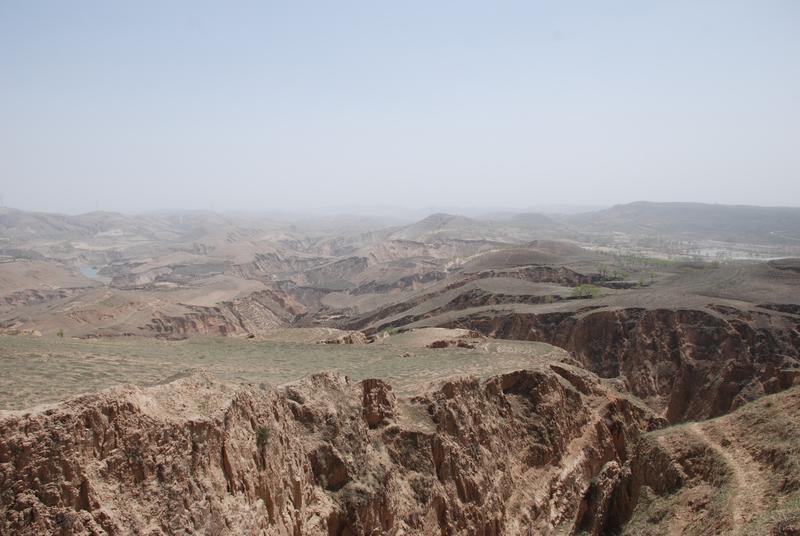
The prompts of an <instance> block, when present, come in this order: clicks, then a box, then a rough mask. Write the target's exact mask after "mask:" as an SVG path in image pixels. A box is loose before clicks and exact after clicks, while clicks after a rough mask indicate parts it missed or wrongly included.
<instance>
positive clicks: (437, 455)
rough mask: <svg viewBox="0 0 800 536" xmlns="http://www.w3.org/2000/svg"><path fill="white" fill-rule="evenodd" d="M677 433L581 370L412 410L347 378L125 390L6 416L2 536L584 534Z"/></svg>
mask: <svg viewBox="0 0 800 536" xmlns="http://www.w3.org/2000/svg"><path fill="white" fill-rule="evenodd" d="M660 422H661V421H659V420H658V419H657V418H655V417H654V416H653V415H652V414H651V413H650V412H649V411H648V410H647V409H644V408H643V407H641V406H637V405H635V404H634V403H632V402H631V401H629V400H628V399H627V398H625V397H623V396H620V395H618V394H615V393H614V392H613V391H610V390H608V389H607V388H605V387H603V386H602V384H601V383H600V382H599V381H598V380H597V379H596V378H595V377H593V376H592V375H591V374H587V373H585V372H582V371H581V370H580V369H573V368H571V367H569V366H568V365H558V366H556V367H554V368H546V367H545V368H542V369H539V370H533V371H527V372H524V371H520V372H515V373H511V374H505V375H502V376H497V377H493V378H490V379H489V380H487V381H484V382H478V381H477V380H474V379H470V378H463V379H454V380H453V381H450V382H447V383H445V384H443V385H440V386H439V387H438V388H435V389H433V390H431V391H429V392H425V393H421V394H420V395H419V396H416V397H413V398H410V399H398V398H396V397H395V396H394V395H393V394H392V392H391V387H390V386H388V385H386V384H384V383H383V382H381V381H380V380H366V381H363V382H360V383H357V384H353V383H350V382H348V380H347V379H346V378H344V377H342V376H338V375H333V374H324V375H317V376H313V377H311V378H309V379H308V380H305V381H302V382H300V383H297V384H293V385H290V386H289V387H287V388H284V389H280V390H278V389H273V388H266V389H263V390H262V389H257V388H252V387H242V388H231V387H226V386H224V385H221V384H219V383H216V382H215V381H214V380H212V379H211V378H208V377H204V376H193V377H189V378H186V379H183V380H179V381H177V382H175V383H172V384H168V385H164V386H159V387H154V388H148V389H144V390H141V389H135V388H119V389H116V390H111V391H105V392H101V393H99V394H95V395H88V396H84V397H80V398H77V399H73V400H71V401H68V402H65V403H62V404H60V405H57V406H55V407H53V408H51V409H46V410H41V411H34V412H31V413H25V414H20V415H15V416H9V417H6V418H4V419H3V420H2V421H0V438H2V439H0V475H1V476H0V490H2V491H1V492H0V512H1V513H2V525H0V527H2V530H1V531H0V532H2V533H4V534H64V535H66V534H153V535H154V534H178V533H204V534H309V535H312V534H314V535H316V534H329V535H356V534H398V535H399V534H481V535H498V534H550V533H555V532H556V531H560V532H563V531H567V532H569V531H571V530H572V529H573V528H574V527H575V526H576V524H580V525H582V526H583V525H588V526H592V523H593V521H592V517H591V516H590V515H589V514H588V513H587V512H589V511H590V510H587V508H586V506H585V504H584V503H585V500H584V496H585V494H586V493H587V491H589V490H590V489H591V488H592V481H593V479H594V478H595V477H597V476H598V475H602V474H606V473H608V472H609V471H614V470H616V469H614V468H616V467H619V466H621V465H624V464H625V463H626V462H627V461H628V458H629V456H630V454H631V445H632V444H633V443H634V441H635V440H636V438H638V437H639V435H640V434H641V432H642V431H644V430H647V429H648V428H652V427H654V426H657V425H659V423H660ZM592 515H594V514H592Z"/></svg>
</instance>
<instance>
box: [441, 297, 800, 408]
mask: <svg viewBox="0 0 800 536" xmlns="http://www.w3.org/2000/svg"><path fill="white" fill-rule="evenodd" d="M449 327H467V328H470V329H473V330H476V331H479V332H481V333H483V334H484V335H488V336H491V337H497V338H509V339H523V340H538V341H543V342H548V343H550V344H553V345H556V346H561V347H563V348H566V349H567V350H569V351H571V352H572V353H573V354H574V355H575V357H576V358H577V359H578V360H579V361H580V362H581V363H582V364H583V365H584V366H586V367H587V368H588V369H590V370H592V371H593V372H595V373H597V374H598V375H599V376H601V377H605V378H621V379H623V380H624V381H625V382H626V385H627V387H628V388H629V389H630V391H631V392H632V393H633V394H635V395H636V396H638V397H640V398H642V399H643V400H645V401H646V402H647V403H648V404H650V405H651V407H653V408H654V409H656V410H658V411H663V412H664V415H665V416H666V418H667V419H668V420H669V421H671V422H678V421H682V420H686V419H702V418H707V417H714V416H718V415H722V414H724V413H727V412H729V411H730V410H732V409H735V408H737V407H739V406H741V405H742V404H743V403H744V402H746V401H749V400H753V399H755V398H757V397H759V396H762V395H764V394H769V393H774V392H777V391H780V390H783V389H786V388H788V387H790V386H792V385H794V384H796V383H800V317H797V316H795V315H789V314H780V313H773V312H769V311H744V310H739V309H734V308H731V307H725V306H720V305H710V306H709V307H708V309H707V310H689V309H650V310H649V309H615V310H595V311H589V312H587V313H584V314H579V313H569V312H560V313H550V314H512V313H509V314H506V315H503V314H493V315H486V316H481V315H477V316H470V317H467V318H464V319H460V320H459V321H458V322H454V323H452V325H449Z"/></svg>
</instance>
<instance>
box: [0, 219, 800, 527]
mask: <svg viewBox="0 0 800 536" xmlns="http://www.w3.org/2000/svg"><path fill="white" fill-rule="evenodd" d="M694 209H695V207H692V208H691V209H687V208H686V207H680V211H678V212H676V213H673V212H670V211H674V210H676V209H675V207H672V206H670V205H669V204H664V205H656V206H651V205H648V204H633V206H620V207H614V208H612V209H608V210H605V211H599V212H598V213H594V214H583V215H576V216H569V217H567V216H555V215H554V216H549V215H548V216H541V217H538V216H537V215H530V214H527V215H525V214H522V215H518V216H515V217H511V218H506V219H500V220H491V219H470V218H465V217H461V216H450V215H446V214H435V215H432V216H430V217H428V218H425V219H423V220H421V221H418V222H410V223H408V224H403V225H388V226H377V227H376V226H375V225H374V222H364V223H363V224H358V223H356V224H354V223H353V222H352V220H348V223H347V225H342V226H341V227H337V226H335V225H331V222H330V221H327V220H326V221H325V222H324V223H319V222H315V221H313V220H312V221H302V220H300V221H294V222H291V223H286V222H282V221H274V220H271V219H269V218H266V217H263V218H255V217H248V218H238V219H237V218H235V217H229V216H226V217H223V216H220V215H215V214H206V213H203V214H178V215H170V214H166V215H164V214H162V215H148V216H125V215H113V214H92V215H85V216H75V217H68V216H55V215H42V214H36V213H22V212H19V211H10V210H6V209H4V210H5V212H3V214H2V217H1V218H0V228H1V229H2V231H3V234H2V237H3V240H4V241H3V243H2V244H0V245H2V248H0V255H1V257H0V261H1V262H0V349H2V352H1V353H2V357H0V376H1V377H2V378H1V379H0V533H3V534H5V533H8V534H31V535H33V534H64V535H68V534H70V535H71V534H153V535H155V534H265V535H272V534H274V535H279V534H292V535H297V534H308V535H313V534H326V535H331V536H333V535H360V534H394V535H402V534H406V535H410V534H436V535H440V534H441V535H461V534H464V535H467V534H469V535H484V536H497V535H503V534H509V535H529V534H530V535H533V534H553V535H555V534H591V535H606V534H608V535H611V534H630V535H634V534H637V535H638V534H648V535H649V534H653V535H655V534H689V535H692V534H697V535H700V534H711V533H730V534H745V533H747V534H764V535H791V534H800V484H798V482H800V466H798V464H797V461H796V460H797V459H800V458H798V454H800V430H798V428H797V427H798V424H797V421H798V419H797V418H796V417H797V415H800V407H799V406H800V261H798V260H797V258H798V257H800V250H798V249H797V246H796V245H794V242H793V241H792V240H791V232H794V231H789V232H788V234H787V231H785V229H784V228H783V227H782V229H783V230H782V231H781V233H778V234H774V233H770V232H769V231H765V230H764V227H763V225H761V224H760V223H758V224H756V223H755V220H754V219H752V218H751V217H750V216H752V214H751V211H750V209H747V210H745V211H744V212H741V211H739V212H737V210H736V207H730V210H728V209H727V208H726V209H725V210H712V209H708V210H700V209H698V211H696V212H695V211H694ZM742 210H744V209H742ZM764 210H766V209H764ZM670 214H672V215H670ZM676 214H681V215H683V216H676ZM686 214H690V215H692V217H693V218H696V219H697V221H695V222H694V224H693V225H692V226H691V229H693V231H692V232H691V233H689V232H688V231H687V229H686V228H685V225H684V224H683V223H681V222H680V221H679V220H680V218H681V217H685V215H686ZM703 214H710V215H711V221H710V222H706V223H703V220H702V218H703ZM743 214H745V215H750V216H748V217H747V218H745V217H743V216H742V215H743ZM759 214H761V213H759ZM770 214H771V213H770V212H769V211H768V210H767V211H766V212H764V213H763V214H762V215H763V216H764V217H770ZM780 215H781V218H782V219H781V225H783V226H784V227H785V225H786V222H789V223H791V222H793V221H794V220H793V219H792V218H794V217H795V216H796V215H795V214H794V213H793V212H791V211H790V210H789V209H786V210H783V209H782V211H781V212H780ZM720 218H729V220H730V221H729V223H728V224H726V225H723V226H718V222H719V221H720ZM798 221H800V220H798ZM653 222H655V223H653ZM736 225H739V226H741V228H740V229H738V231H736V232H734V233H733V234H731V232H730V229H732V228H735V226H736ZM709 226H710V227H709ZM715 226H716V227H715ZM717 228H724V229H726V231H725V232H721V231H715V230H714V229H717ZM732 236H739V237H742V242H731V240H732ZM621 237H624V239H622V238H621ZM745 239H746V242H744V240H745ZM712 247H713V248H716V249H715V250H717V249H719V248H720V247H723V248H727V251H730V252H740V251H748V252H749V254H751V255H752V256H751V257H750V258H731V257H730V256H726V255H722V256H720V255H714V256H711V257H709V256H703V255H702V254H698V253H697V252H698V251H702V250H704V249H707V248H709V249H710V248H712ZM760 256H761V257H760ZM717 490H718V491H717Z"/></svg>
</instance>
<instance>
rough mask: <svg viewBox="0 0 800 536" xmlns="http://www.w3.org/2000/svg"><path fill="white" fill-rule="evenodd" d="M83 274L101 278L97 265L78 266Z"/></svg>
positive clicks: (92, 277)
mask: <svg viewBox="0 0 800 536" xmlns="http://www.w3.org/2000/svg"><path fill="white" fill-rule="evenodd" d="M78 269H79V270H80V272H81V274H83V275H85V276H86V277H88V278H90V279H99V276H98V275H97V272H98V271H99V270H98V268H97V266H81V267H80V268H78Z"/></svg>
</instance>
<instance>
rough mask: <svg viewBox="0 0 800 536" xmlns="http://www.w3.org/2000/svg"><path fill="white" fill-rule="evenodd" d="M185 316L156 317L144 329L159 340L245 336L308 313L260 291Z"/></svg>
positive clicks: (277, 295)
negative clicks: (191, 336) (206, 336)
mask: <svg viewBox="0 0 800 536" xmlns="http://www.w3.org/2000/svg"><path fill="white" fill-rule="evenodd" d="M189 308H190V309H191V310H190V312H188V313H185V314H183V315H166V314H157V315H156V316H155V317H154V318H153V319H152V320H151V321H150V322H149V323H148V324H147V325H146V326H145V329H147V330H148V331H151V332H154V333H155V334H156V335H157V336H161V337H167V338H180V337H185V336H187V335H196V334H200V335H246V334H251V333H260V332H262V331H265V330H268V329H271V328H276V327H281V326H285V325H288V324H289V323H290V322H291V321H292V320H293V319H294V318H295V316H296V315H300V314H303V313H305V312H306V310H305V308H304V307H303V305H301V304H300V303H299V302H297V301H296V300H295V299H294V298H292V297H291V296H289V295H288V294H287V293H285V292H283V291H281V290H272V289H267V290H260V291H258V292H254V293H252V294H250V295H248V296H245V297H242V298H238V299H235V300H231V301H223V302H220V303H219V304H217V305H215V306H213V307H203V306H189Z"/></svg>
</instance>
